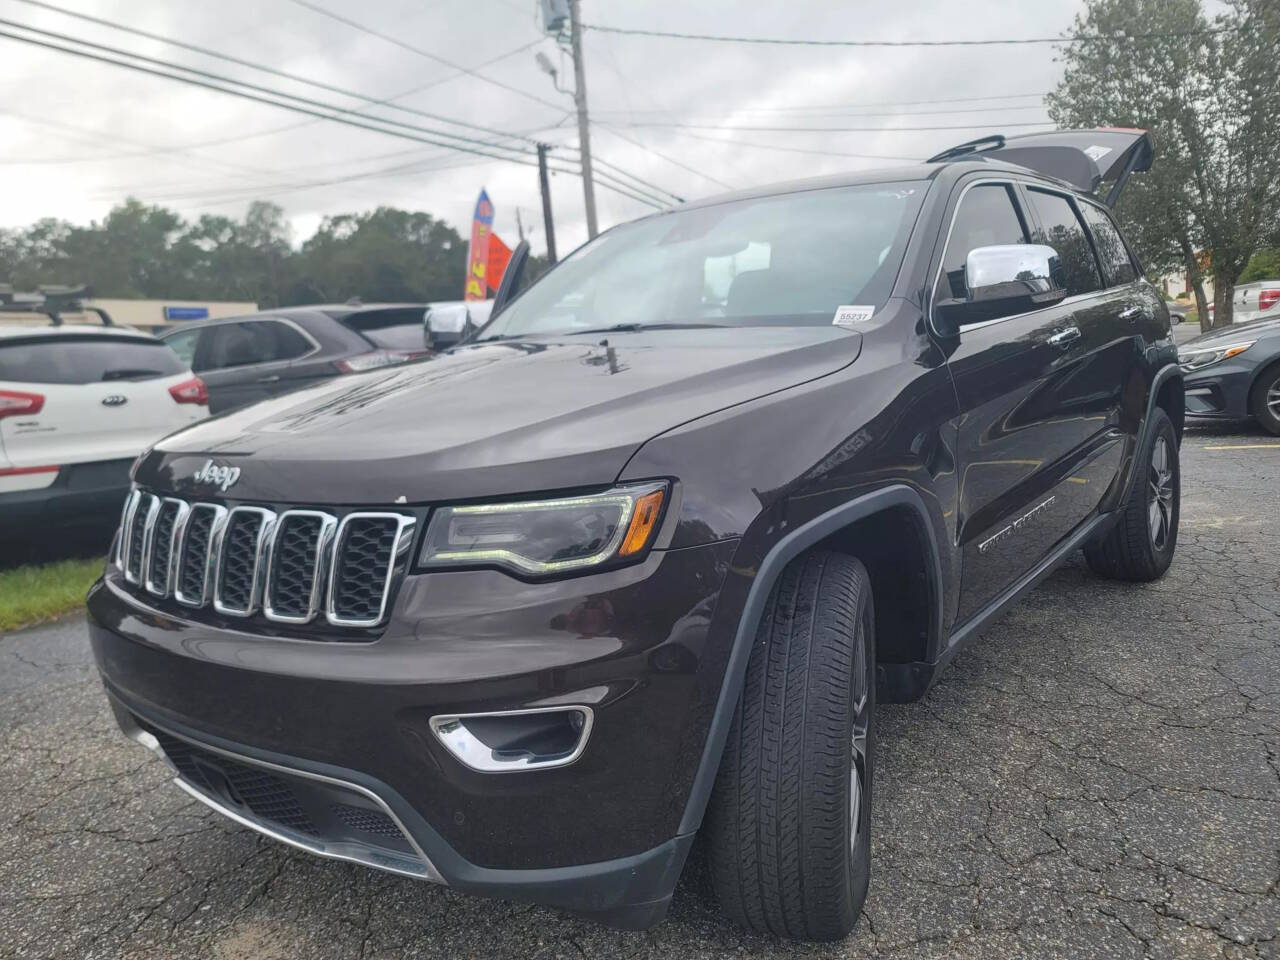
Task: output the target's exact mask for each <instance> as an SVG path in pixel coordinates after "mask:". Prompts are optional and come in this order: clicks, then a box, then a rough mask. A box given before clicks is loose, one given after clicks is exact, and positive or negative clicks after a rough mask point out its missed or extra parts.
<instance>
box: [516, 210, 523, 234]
mask: <svg viewBox="0 0 1280 960" xmlns="http://www.w3.org/2000/svg"><path fill="white" fill-rule="evenodd" d="M516 236H518V237H519V238H520V239H521V240H523V239H524V221H523V220H521V219H520V208H519V207H516Z"/></svg>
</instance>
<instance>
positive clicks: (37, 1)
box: [0, 0, 542, 143]
mask: <svg viewBox="0 0 1280 960" xmlns="http://www.w3.org/2000/svg"><path fill="white" fill-rule="evenodd" d="M17 2H18V3H25V4H28V5H30V6H33V7H39V8H40V9H43V10H51V11H53V12H54V13H60V14H62V15H64V16H67V17H75V18H76V19H78V20H84V21H86V22H89V23H93V24H97V25H98V26H102V27H107V28H109V29H112V30H119V31H122V32H124V33H128V34H132V35H133V36H137V37H142V38H144V39H146V40H153V41H156V42H158V43H166V44H169V45H170V46H173V47H178V48H180V49H182V50H189V51H191V52H192V53H198V54H200V55H201V56H206V57H212V58H214V59H216V60H223V61H225V62H227V63H234V64H236V65H237V66H240V67H247V68H249V69H251V70H257V71H260V72H262V73H267V74H271V75H272V76H276V77H281V78H283V79H285V80H290V81H292V82H294V83H301V84H306V85H307V86H311V87H315V88H317V89H320V90H326V91H328V92H330V93H337V94H341V95H342V96H344V97H351V98H353V99H355V100H364V101H365V102H366V103H368V104H369V105H370V106H385V107H387V108H388V109H391V110H399V111H402V112H404V113H412V114H415V115H417V116H421V117H426V118H427V119H429V120H435V121H437V122H441V123H450V124H453V125H455V126H459V127H464V128H467V129H471V130H478V131H480V132H482V133H488V134H498V135H505V134H503V133H502V131H500V130H494V129H493V128H491V127H483V126H480V125H478V124H474V123H468V122H466V121H463V120H455V119H453V118H452V117H444V116H441V115H440V114H436V113H430V112H428V111H426V110H420V109H418V108H416V107H407V106H404V105H402V104H398V103H391V102H390V101H392V100H396V99H399V98H401V97H407V96H410V95H411V94H413V93H420V92H421V91H422V90H425V89H427V88H428V87H430V86H434V85H435V84H436V83H441V82H443V81H440V80H437V81H434V82H433V83H431V84H427V85H425V86H422V87H417V88H415V89H413V90H411V91H407V92H405V93H401V94H397V95H396V96H394V97H387V98H384V99H376V98H374V97H370V96H369V95H367V94H364V93H359V92H358V91H355V90H347V89H344V88H343V87H338V86H334V85H333V84H329V83H324V82H322V81H319V80H313V79H311V78H309V77H302V76H299V75H298V74H295V73H289V72H288V71H285V70H277V69H276V68H274V67H270V66H267V65H265V64H262V63H256V62H254V61H252V60H245V59H242V58H240V57H235V56H231V55H230V54H226V53H219V52H218V51H217V50H211V49H209V48H208V47H202V46H199V45H198V44H194V43H187V42H186V41H184V40H177V39H175V38H173V37H166V36H163V35H161V34H157V33H151V32H149V31H147V30H139V29H137V28H136V27H131V26H128V25H127V24H123V23H119V22H117V21H114V20H107V19H104V18H102V17H94V16H90V15H89V14H87V13H79V12H78V11H75V10H67V9H65V8H63V7H59V6H55V5H54V4H52V3H45V2H44V0H17ZM0 23H7V24H9V25H10V26H16V27H24V28H25V29H28V30H32V31H33V32H37V33H46V34H48V35H53V36H56V37H58V38H59V39H64V40H66V39H72V38H69V37H67V36H65V35H62V34H54V33H52V31H44V30H41V29H39V28H37V27H28V26H26V25H24V24H21V23H17V22H15V21H12V20H0ZM76 42H78V43H84V44H86V45H88V46H94V44H90V43H89V41H85V40H78V41H76ZM541 42H542V41H541V39H538V40H533V41H531V42H529V43H526V44H524V45H523V46H520V47H517V48H516V49H515V50H512V51H509V52H508V53H504V54H502V55H501V56H500V57H497V58H495V59H493V60H490V61H487V62H486V63H484V64H481V65H480V66H481V67H484V66H487V65H488V64H489V63H496V62H497V61H498V60H505V59H506V58H508V57H511V56H515V55H516V54H517V53H523V52H524V51H525V50H528V49H529V48H530V47H534V46H536V45H537V44H539V43H541ZM108 49H110V48H108ZM130 55H131V56H138V57H140V58H141V57H142V55H141V54H130ZM144 59H145V58H144ZM153 62H154V61H153ZM183 69H186V68H183ZM471 69H473V70H474V69H479V68H471ZM235 82H236V83H239V82H240V81H235ZM259 89H260V88H259ZM530 143H532V141H530Z"/></svg>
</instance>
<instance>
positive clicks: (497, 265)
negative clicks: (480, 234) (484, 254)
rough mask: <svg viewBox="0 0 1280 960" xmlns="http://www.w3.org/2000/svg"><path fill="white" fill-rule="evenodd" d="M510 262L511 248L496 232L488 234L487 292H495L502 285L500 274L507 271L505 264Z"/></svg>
mask: <svg viewBox="0 0 1280 960" xmlns="http://www.w3.org/2000/svg"><path fill="white" fill-rule="evenodd" d="M510 262H511V248H510V247H508V246H507V245H506V244H505V243H503V242H502V238H501V237H500V236H498V235H497V234H496V233H491V234H490V235H489V266H488V268H487V271H488V272H487V276H488V278H489V292H490V293H497V292H498V287H500V286H502V275H503V274H504V273H506V272H507V264H508V263H510Z"/></svg>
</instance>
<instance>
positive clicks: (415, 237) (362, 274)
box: [295, 207, 467, 301]
mask: <svg viewBox="0 0 1280 960" xmlns="http://www.w3.org/2000/svg"><path fill="white" fill-rule="evenodd" d="M466 259H467V245H466V243H465V242H464V241H463V239H462V237H461V236H459V235H458V232H457V231H456V230H454V229H453V228H452V227H450V226H449V225H447V224H445V223H443V222H442V221H439V220H436V219H435V218H434V217H432V216H431V215H430V214H428V213H411V212H409V211H406V210H397V209H395V208H393V207H379V208H378V209H376V210H374V211H372V212H371V213H353V214H342V215H340V216H335V217H326V218H325V219H324V221H323V222H322V223H321V224H320V228H319V229H318V230H317V231H316V233H315V235H314V236H313V237H311V239H310V240H308V241H307V242H306V243H304V244H303V245H302V252H301V256H300V260H301V263H300V271H299V275H300V278H301V279H302V281H303V282H302V289H300V290H296V291H295V294H300V295H301V299H310V300H331V301H342V300H346V299H348V298H350V297H360V298H361V299H363V300H366V301H369V300H459V299H461V298H462V283H463V278H464V276H465V274H466Z"/></svg>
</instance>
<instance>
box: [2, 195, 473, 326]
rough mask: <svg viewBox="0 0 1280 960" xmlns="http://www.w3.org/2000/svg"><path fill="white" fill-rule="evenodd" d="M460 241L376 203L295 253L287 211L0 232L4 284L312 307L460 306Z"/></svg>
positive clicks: (140, 214) (117, 219)
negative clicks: (359, 302) (355, 303)
mask: <svg viewBox="0 0 1280 960" xmlns="http://www.w3.org/2000/svg"><path fill="white" fill-rule="evenodd" d="M466 256H467V245H466V242H465V241H464V240H463V239H462V237H461V236H460V235H459V234H458V232H457V231H456V230H455V229H454V228H453V227H451V226H449V225H448V224H446V223H444V222H443V221H441V220H437V219H436V218H435V217H433V216H431V215H430V214H428V213H422V212H414V211H407V210H397V209H395V208H393V207H379V208H378V209H377V210H374V211H371V212H368V213H349V214H342V215H339V216H333V217H328V218H326V219H325V220H324V222H323V223H322V224H321V225H320V228H319V229H318V230H317V231H316V233H315V235H314V236H312V237H311V238H310V239H308V240H307V241H306V242H305V243H304V244H303V245H302V247H301V248H300V249H298V248H295V247H294V246H293V245H292V243H291V237H290V232H289V225H288V221H287V220H286V219H285V215H284V211H283V210H282V209H281V208H280V207H278V206H276V205H275V204H271V203H264V202H256V203H253V204H251V205H250V206H249V209H248V211H247V213H246V215H245V217H244V219H243V220H236V219H233V218H230V217H225V216H214V215H210V214H205V215H203V216H201V217H200V218H199V219H198V220H196V221H194V222H187V221H184V220H183V219H182V218H181V217H180V216H179V215H178V214H177V213H175V212H173V211H171V210H166V209H164V208H162V207H154V206H148V205H146V204H143V203H141V202H140V201H138V200H135V199H132V198H131V199H128V200H126V201H125V202H124V203H122V204H120V205H119V206H117V207H115V208H114V209H112V210H111V212H110V213H108V214H107V216H106V217H105V218H104V219H103V220H102V221H101V222H95V223H91V224H89V225H88V226H76V225H74V224H70V223H67V222H65V221H62V220H55V219H45V220H40V221H37V222H36V223H34V224H32V225H31V226H30V227H27V228H25V229H21V230H0V282H7V283H11V284H13V285H14V287H15V288H17V289H19V290H34V289H35V288H36V287H38V286H39V285H41V284H57V283H76V284H79V283H85V284H88V285H89V286H90V287H91V288H92V289H93V291H94V293H95V294H96V295H97V296H101V297H162V298H163V297H171V298H174V299H209V300H252V301H255V302H257V303H258V304H260V305H261V306H263V307H268V308H269V307H276V306H290V305H294V304H300V303H316V302H319V301H343V300H347V299H348V298H350V297H360V298H362V299H364V300H366V301H369V302H372V301H376V300H383V301H388V300H389V301H396V300H400V301H422V300H457V299H460V298H461V297H462V284H463V278H464V275H465V272H466Z"/></svg>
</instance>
